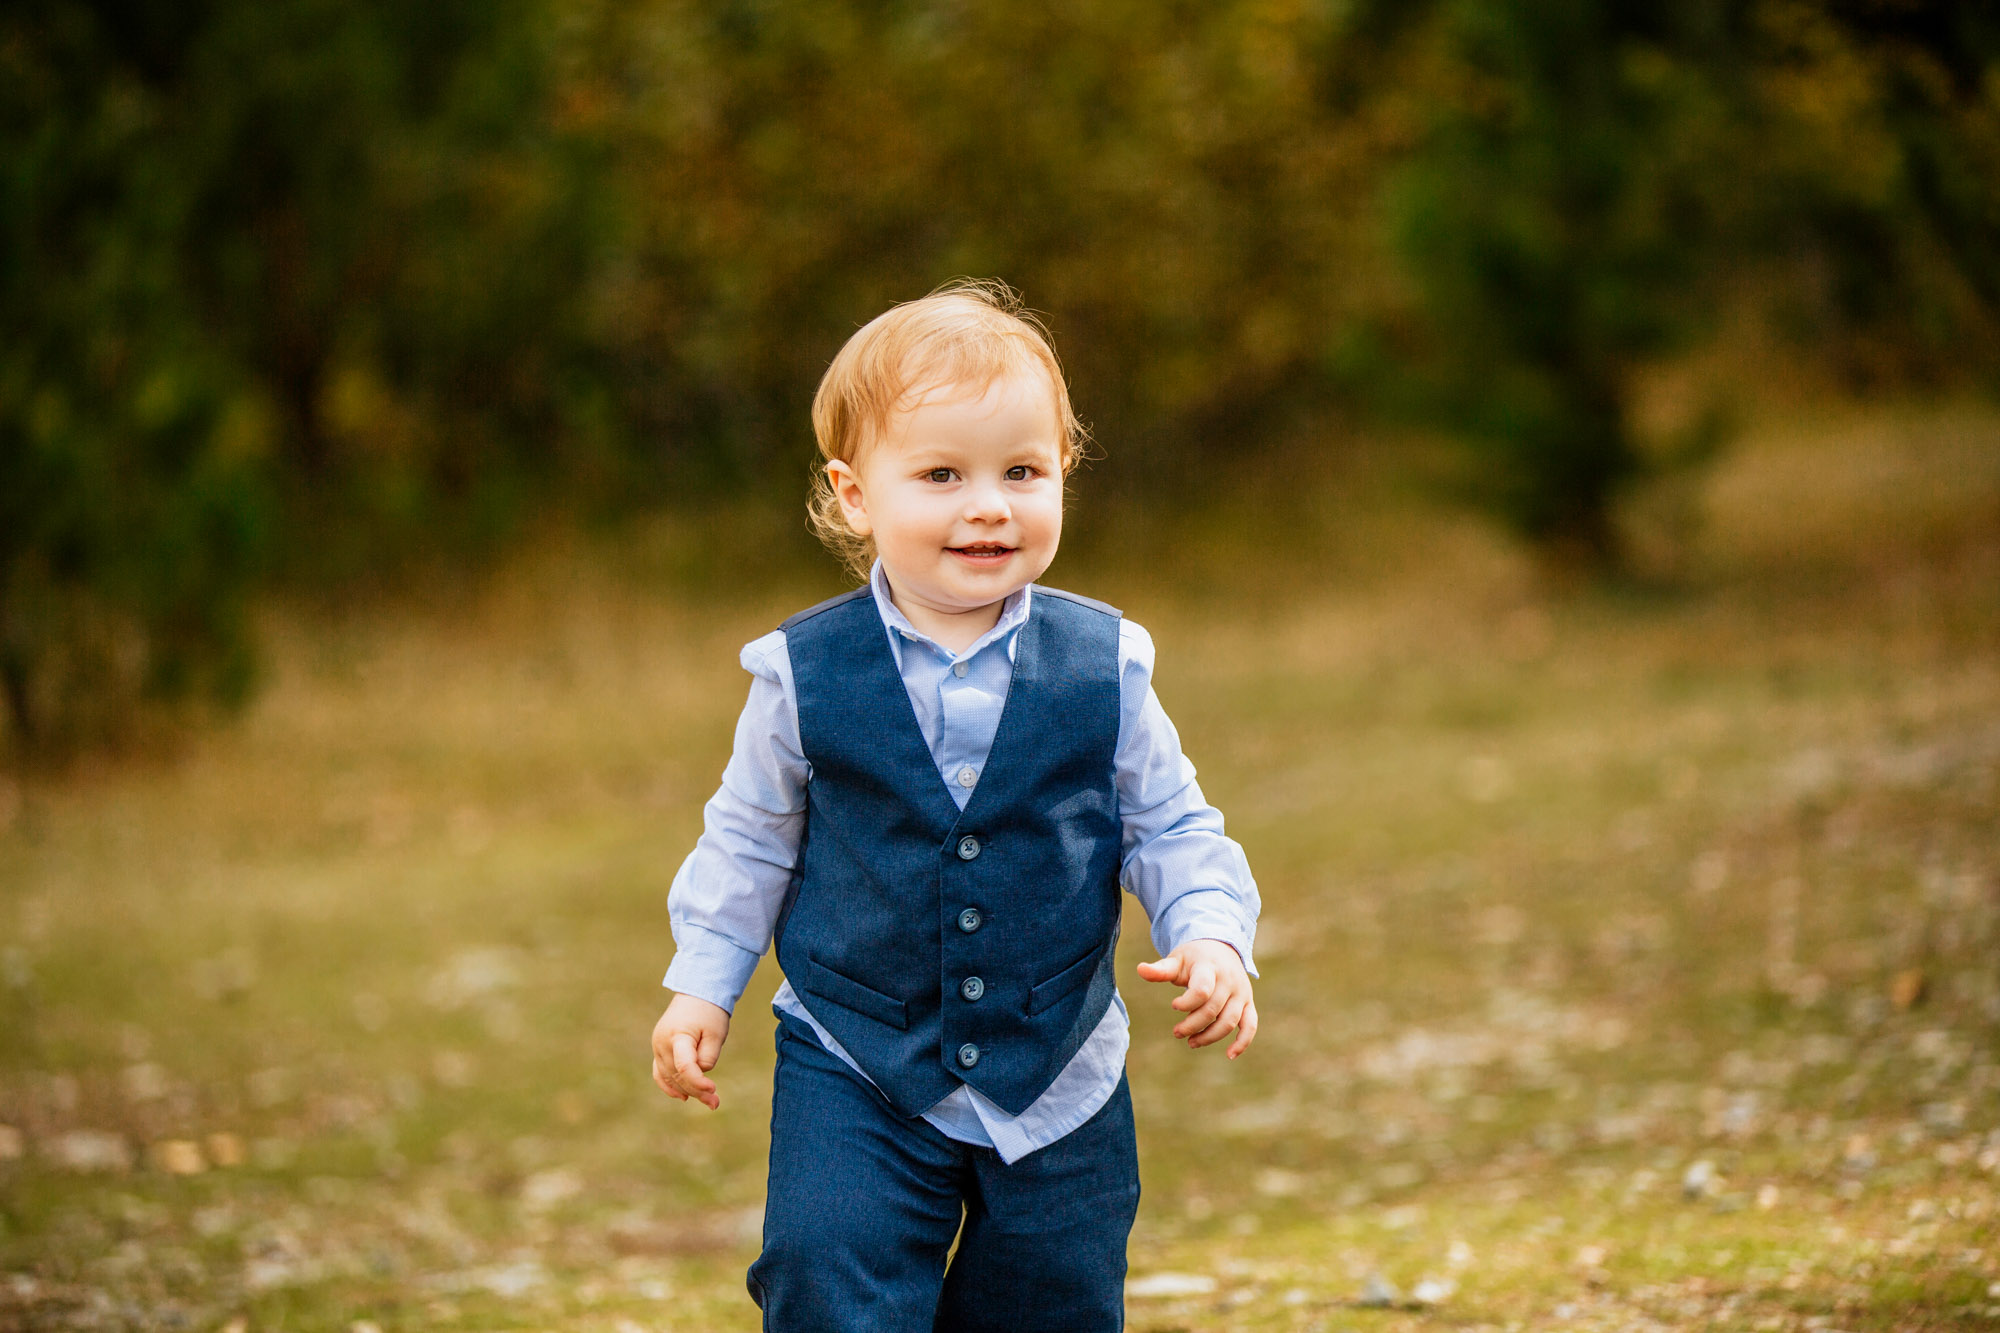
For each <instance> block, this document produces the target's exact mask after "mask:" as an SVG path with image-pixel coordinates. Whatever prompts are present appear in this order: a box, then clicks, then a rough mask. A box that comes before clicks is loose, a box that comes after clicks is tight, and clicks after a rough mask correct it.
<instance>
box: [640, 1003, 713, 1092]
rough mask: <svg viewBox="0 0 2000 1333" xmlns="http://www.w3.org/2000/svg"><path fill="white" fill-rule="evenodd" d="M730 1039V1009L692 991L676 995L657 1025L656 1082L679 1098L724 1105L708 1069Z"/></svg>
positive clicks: (654, 1045) (654, 1029) (654, 1050)
mask: <svg viewBox="0 0 2000 1333" xmlns="http://www.w3.org/2000/svg"><path fill="white" fill-rule="evenodd" d="M727 1040H729V1011H728V1010H726V1009H724V1008H722V1007H720V1006H719V1005H713V1004H710V1003H709V1002H708V1001H707V1000H697V999H696V998H695V997H694V996H692V995H676V996H674V998H673V1000H672V1001H671V1002H670V1003H669V1004H668V1005H667V1012H665V1013H664V1014H661V1015H660V1021H659V1022H657V1023H655V1024H654V1025H653V1082H655V1083H657V1084H659V1085H660V1089H661V1091H663V1092H665V1093H666V1094H667V1096H669V1097H672V1098H673V1099H674V1100H675V1101H677V1102H684V1101H686V1100H687V1099H688V1098H690V1097H692V1098H694V1099H695V1100H696V1101H698V1102H700V1103H701V1104H702V1105H703V1106H706V1107H707V1108H708V1109H709V1110H711V1111H713V1110H714V1109H715V1108H716V1107H718V1106H720V1105H722V1098H720V1097H718V1096H717V1095H716V1093H715V1080H713V1079H711V1078H709V1077H708V1071H709V1070H711V1069H713V1068H715V1062H716V1061H717V1060H719V1059H720V1058H721V1057H722V1043H723V1042H725V1041H727Z"/></svg>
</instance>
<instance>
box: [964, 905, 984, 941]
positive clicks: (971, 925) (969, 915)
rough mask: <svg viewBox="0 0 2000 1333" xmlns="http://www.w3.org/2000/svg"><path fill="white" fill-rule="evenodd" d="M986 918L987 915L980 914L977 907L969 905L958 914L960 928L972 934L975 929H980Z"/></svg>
mask: <svg viewBox="0 0 2000 1333" xmlns="http://www.w3.org/2000/svg"><path fill="white" fill-rule="evenodd" d="M985 920H986V918H985V917H983V916H981V915H979V909H978V908H977V907H968V908H966V909H965V910H964V911H963V912H960V913H959V914H958V928H959V929H960V930H962V931H964V932H965V933H966V934H968V935H970V934H971V933H972V932H973V931H975V930H978V929H979V927H980V924H981V923H982V922H984V921H985Z"/></svg>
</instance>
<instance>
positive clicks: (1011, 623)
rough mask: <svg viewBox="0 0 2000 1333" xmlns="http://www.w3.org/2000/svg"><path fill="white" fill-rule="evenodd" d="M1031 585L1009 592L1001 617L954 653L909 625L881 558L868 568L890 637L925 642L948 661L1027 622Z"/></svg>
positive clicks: (977, 648)
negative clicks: (893, 596)
mask: <svg viewBox="0 0 2000 1333" xmlns="http://www.w3.org/2000/svg"><path fill="white" fill-rule="evenodd" d="M1033 586H1034V585H1033V584H1029V585H1027V586H1026V587H1023V588H1019V589H1017V590H1015V591H1014V592H1010V593H1008V594H1007V600H1006V601H1005V602H1002V603H1001V604H1000V619H999V620H997V621H995V622H994V624H993V628H992V629H990V630H987V631H986V632H985V633H984V634H982V635H980V636H979V637H978V638H977V639H974V640H973V641H972V643H971V645H970V646H969V647H967V648H966V650H965V651H964V652H962V653H959V654H957V655H956V656H954V655H953V653H952V651H951V650H950V649H949V648H946V647H945V646H944V645H943V644H941V643H939V642H938V641H937V640H936V639H933V638H932V637H931V636H930V635H928V634H926V633H924V632H923V631H922V630H920V629H918V628H917V627H916V626H915V625H912V624H911V623H910V618H909V617H908V616H906V615H904V614H903V613H902V611H901V610H900V609H898V607H897V606H896V603H895V602H893V601H892V600H890V597H889V576H888V574H886V573H885V572H883V569H882V562H881V560H879V559H878V560H876V562H875V564H874V567H873V568H871V569H870V570H869V571H868V590H869V591H870V592H872V593H873V594H874V595H875V609H876V611H878V612H880V613H881V616H882V623H883V624H884V625H886V626H888V627H889V634H890V638H891V640H894V639H895V638H897V637H899V636H900V637H901V638H904V639H908V640H910V641H911V642H912V643H921V644H926V645H928V646H929V647H930V648H932V649H933V650H934V651H936V652H938V653H940V654H942V655H943V656H944V657H945V658H946V659H947V660H949V661H957V660H958V659H959V658H969V657H971V656H972V655H973V654H974V653H977V652H979V651H980V650H981V649H982V648H985V647H986V646H987V645H989V644H993V643H998V642H999V641H1000V640H1002V639H1004V638H1007V637H1008V636H1009V635H1011V634H1013V633H1014V631H1015V630H1017V629H1019V628H1021V626H1023V625H1025V624H1027V623H1028V596H1029V592H1030V590H1031V589H1032V588H1033Z"/></svg>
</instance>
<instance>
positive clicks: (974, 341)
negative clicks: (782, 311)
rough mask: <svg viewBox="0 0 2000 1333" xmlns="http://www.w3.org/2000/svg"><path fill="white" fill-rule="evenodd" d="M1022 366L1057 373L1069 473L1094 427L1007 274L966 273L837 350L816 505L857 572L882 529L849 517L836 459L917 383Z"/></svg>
mask: <svg viewBox="0 0 2000 1333" xmlns="http://www.w3.org/2000/svg"><path fill="white" fill-rule="evenodd" d="M1022 371H1039V372H1040V373H1042V374H1045V375H1047V376H1048V380H1049V388H1050V391H1051V393H1052V394H1053V396H1054V398H1055V408H1056V417H1057V420H1058V421H1059V422H1060V424H1061V427H1062V470H1063V474H1064V475H1065V476H1067V475H1068V474H1069V472H1070V471H1071V470H1072V469H1073V468H1075V467H1076V465H1077V463H1079V462H1080V461H1082V459H1083V458H1084V456H1085V450H1087V449H1088V448H1089V445H1090V432H1089V431H1088V430H1087V429H1086V428H1085V427H1084V424H1083V423H1082V422H1081V421H1079V420H1078V419H1077V415H1076V411H1075V409H1074V408H1073V407H1071V406H1070V401H1069V386H1068V385H1067V384H1066V383H1065V382H1064V380H1063V373H1062V363H1061V362H1059V361H1057V360H1056V351H1055V347H1054V345H1053V344H1052V343H1051V342H1050V341H1049V332H1048V329H1047V328H1046V327H1045V326H1044V325H1043V324H1042V322H1041V320H1039V319H1037V318H1036V317H1035V315H1034V314H1033V313H1032V312H1031V311H1029V310H1028V309H1027V308H1026V307H1024V306H1023V305H1022V304H1021V297H1020V294H1019V293H1017V292H1016V291H1015V290H1014V289H1013V288H1012V287H1009V286H1008V285H1007V284H1006V283H1004V282H1001V281H999V280H997V279H991V280H981V279H974V278H958V279H955V280H953V281H951V282H948V283H946V284H945V285H944V286H942V287H940V288H938V289H937V290H936V291H934V292H932V293H931V294H930V295H929V296H926V297H923V298H921V299H919V300H915V301H905V302H903V303H902V304H901V305H896V306H891V307H890V308H889V309H888V310H886V311H884V312H883V313H882V314H879V315H877V316H876V317H875V318H874V319H872V320H870V321H868V323H866V324H864V325H862V326H861V328H860V329H859V331H857V332H856V333H855V335H854V336H853V337H851V338H849V339H848V340H847V343H846V345H845V346H843V347H842V348H841V349H840V351H839V353H838V354H836V355H835V356H834V358H833V363H832V364H831V365H829V366H828V367H827V368H826V374H825V375H824V376H822V377H821V379H820V382H819V392H817V393H816V394H814V395H813V409H812V422H813V434H814V435H815V436H817V437H818V439H819V453H820V466H819V469H818V471H817V473H816V474H815V476H814V479H813V490H812V500H811V502H810V503H809V505H808V506H807V511H806V512H807V517H808V521H809V522H810V524H811V526H812V530H813V532H814V534H815V535H817V536H818V537H819V539H820V540H821V541H822V542H824V543H825V544H826V547H827V549H828V550H830V551H832V552H833V553H834V554H835V555H836V556H838V557H839V558H840V561H841V563H842V564H844V565H846V566H847V568H848V569H849V570H850V571H851V572H852V573H854V574H855V575H856V576H857V577H859V578H863V579H865V578H867V577H868V568H869V566H870V565H871V564H872V563H873V562H874V559H875V542H874V539H873V538H871V537H864V536H863V535H861V534H860V533H858V532H856V531H855V530H854V529H853V528H851V527H849V526H848V525H847V518H846V515H844V514H842V513H841V512H840V501H839V500H838V499H837V498H836V497H835V495H834V492H833V482H832V480H831V479H830V478H829V477H828V476H827V474H826V464H828V463H831V462H834V461H836V460H838V461H840V462H844V463H848V464H852V463H853V462H854V461H855V459H856V458H857V457H859V456H860V453H861V451H862V450H863V449H864V448H865V447H867V445H868V444H870V443H871V442H873V441H874V440H876V439H878V438H880V436H881V434H882V432H883V431H884V430H885V429H886V428H887V426H888V424H889V417H890V415H891V414H892V413H894V412H895V411H896V410H897V409H899V408H902V407H905V406H907V405H908V401H909V398H910V396H911V395H912V394H913V393H916V392H918V391H921V390H924V389H928V388H931V387H933V386H937V385H944V384H951V385H963V386H965V387H966V388H969V389H975V390H979V391H982V392H983V391H984V390H985V389H986V388H988V387H989V386H990V385H991V384H992V383H993V381H995V380H997V379H999V378H1000V377H1001V376H1003V375H1010V374H1017V373H1020V372H1022Z"/></svg>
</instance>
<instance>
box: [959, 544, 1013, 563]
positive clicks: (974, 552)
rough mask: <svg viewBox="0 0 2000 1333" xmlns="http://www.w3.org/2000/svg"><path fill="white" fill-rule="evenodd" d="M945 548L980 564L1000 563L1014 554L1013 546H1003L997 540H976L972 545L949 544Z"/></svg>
mask: <svg viewBox="0 0 2000 1333" xmlns="http://www.w3.org/2000/svg"><path fill="white" fill-rule="evenodd" d="M945 550H947V551H950V552H951V553H952V554H953V555H955V556H957V557H958V558H959V559H961V560H972V561H977V562H978V563H980V564H998V563H999V562H1000V561H1002V560H1005V559H1006V558H1007V557H1008V556H1010V555H1012V554H1014V548H1013V547H1011V546H1002V545H1000V544H999V543H997V542H974V543H973V544H972V545H970V546H947V547H945Z"/></svg>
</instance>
